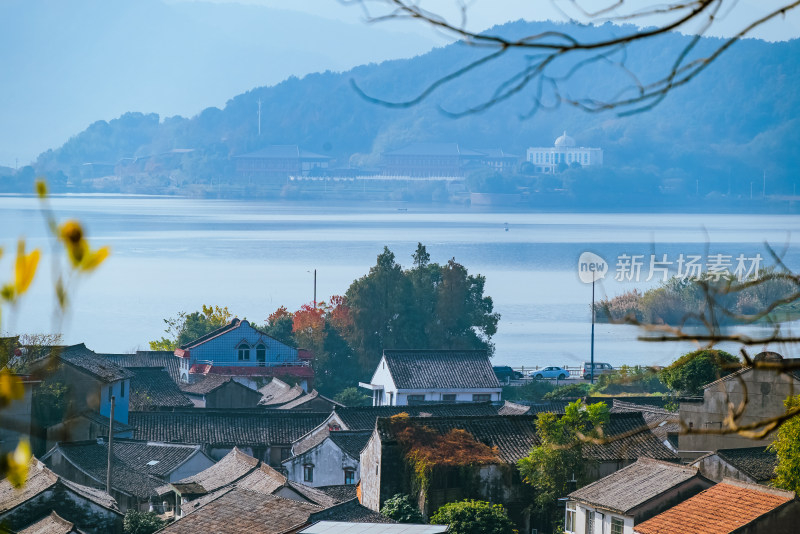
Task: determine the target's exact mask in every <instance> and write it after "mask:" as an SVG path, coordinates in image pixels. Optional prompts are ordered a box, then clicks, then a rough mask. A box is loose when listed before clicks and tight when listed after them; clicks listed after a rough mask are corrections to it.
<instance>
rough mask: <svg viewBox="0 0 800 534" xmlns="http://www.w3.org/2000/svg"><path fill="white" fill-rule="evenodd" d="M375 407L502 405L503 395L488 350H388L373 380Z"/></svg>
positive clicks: (372, 389)
mask: <svg viewBox="0 0 800 534" xmlns="http://www.w3.org/2000/svg"><path fill="white" fill-rule="evenodd" d="M359 386H361V387H363V388H366V389H369V390H371V392H372V404H373V406H383V405H388V406H406V405H413V404H425V403H433V402H442V403H455V402H499V401H500V396H501V393H502V388H501V387H500V382H499V381H498V380H497V376H496V375H495V374H494V370H493V369H492V364H491V362H490V361H489V354H488V352H487V351H485V350H384V351H383V356H382V357H381V359H380V361H379V362H378V367H377V369H375V372H374V373H373V375H372V380H370V382H369V383H368V384H367V383H363V382H361V383H359Z"/></svg>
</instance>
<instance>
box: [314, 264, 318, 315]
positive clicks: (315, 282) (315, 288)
mask: <svg viewBox="0 0 800 534" xmlns="http://www.w3.org/2000/svg"><path fill="white" fill-rule="evenodd" d="M314 307H315V308H316V307H317V270H316V269H314Z"/></svg>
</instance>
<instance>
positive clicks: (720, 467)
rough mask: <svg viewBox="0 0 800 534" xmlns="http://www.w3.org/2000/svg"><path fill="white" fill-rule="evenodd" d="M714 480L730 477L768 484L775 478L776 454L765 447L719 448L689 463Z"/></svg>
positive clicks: (719, 480)
mask: <svg viewBox="0 0 800 534" xmlns="http://www.w3.org/2000/svg"><path fill="white" fill-rule="evenodd" d="M691 465H693V466H695V467H697V468H699V469H700V472H701V473H703V475H704V476H706V477H708V478H710V479H711V480H713V481H715V482H721V481H722V479H723V478H732V479H736V480H741V481H743V482H751V483H753V484H769V482H770V481H771V480H772V479H774V478H775V476H776V475H775V468H776V467H777V465H778V455H777V454H776V453H775V452H774V451H771V450H769V448H767V447H743V448H741V449H719V450H718V451H716V452H712V453H708V454H706V455H703V456H701V457H700V458H698V459H697V460H695V461H694V462H692V463H691Z"/></svg>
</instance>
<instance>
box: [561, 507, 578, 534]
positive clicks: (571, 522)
mask: <svg viewBox="0 0 800 534" xmlns="http://www.w3.org/2000/svg"><path fill="white" fill-rule="evenodd" d="M577 513H578V512H577V510H576V508H575V502H574V501H570V502H568V503H567V514H566V516H565V517H564V532H575V517H576V516H577Z"/></svg>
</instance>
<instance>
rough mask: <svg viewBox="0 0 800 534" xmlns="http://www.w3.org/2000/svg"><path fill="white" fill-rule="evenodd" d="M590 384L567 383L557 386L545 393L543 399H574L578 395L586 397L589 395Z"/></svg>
mask: <svg viewBox="0 0 800 534" xmlns="http://www.w3.org/2000/svg"><path fill="white" fill-rule="evenodd" d="M591 389H592V386H591V384H567V385H565V386H559V387H557V388H554V389H553V390H552V391H550V392H548V393H547V394H545V396H544V397H542V398H543V399H545V400H547V399H575V398H578V397H586V396H588V395H589V392H590V391H591Z"/></svg>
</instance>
